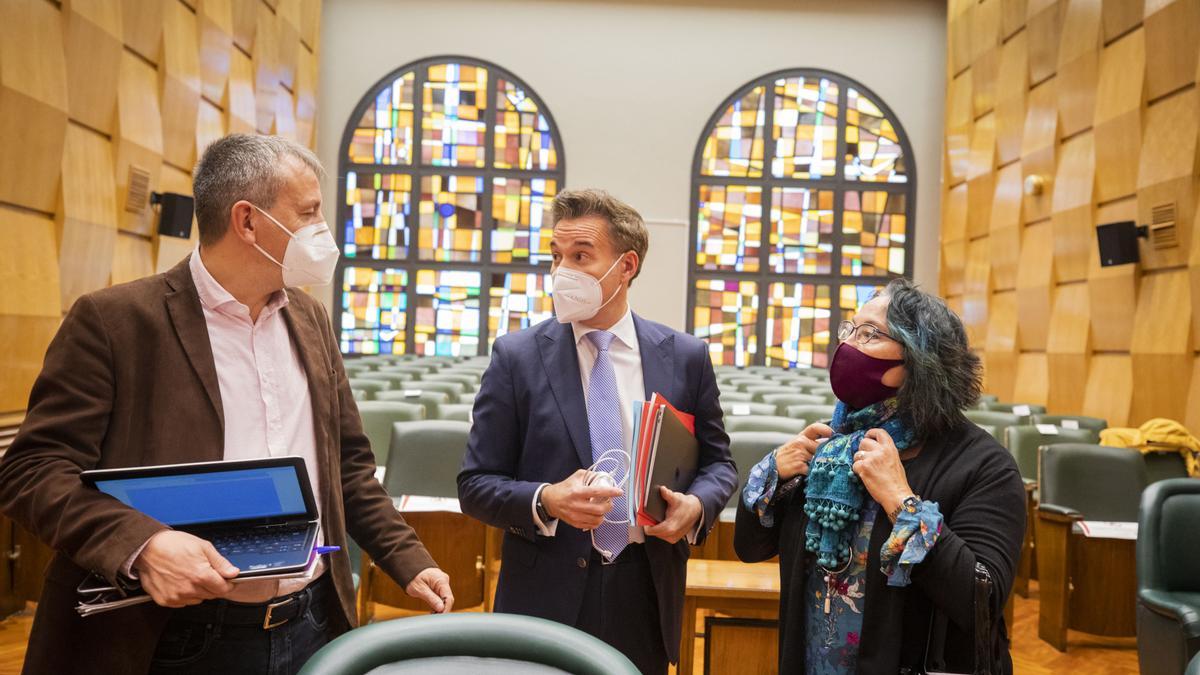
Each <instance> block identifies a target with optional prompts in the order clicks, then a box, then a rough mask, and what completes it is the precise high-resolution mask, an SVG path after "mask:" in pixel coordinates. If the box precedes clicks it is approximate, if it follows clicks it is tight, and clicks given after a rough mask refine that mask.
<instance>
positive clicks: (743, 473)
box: [726, 431, 795, 506]
mask: <svg viewBox="0 0 1200 675" xmlns="http://www.w3.org/2000/svg"><path fill="white" fill-rule="evenodd" d="M794 437H795V434H790V433H785V432H782V431H732V432H730V433H729V454H731V455H732V456H733V461H734V463H735V464H737V469H738V487H737V489H736V490H734V491H733V494H732V495H730V496H729V502H728V503H727V504H726V506H737V500H738V499H739V498H740V496H741V494H742V486H744V485H745V484H746V477H747V476H749V475H750V469H752V468H753V467H754V465H755V464H758V462H759V460H761V459H762V458H763V457H766V455H767V453H768V452H771V451H772V450H774V449H775V448H778V447H779V446H781V445H783V444H784V443H787V442H788V441H790V440H792V438H794Z"/></svg>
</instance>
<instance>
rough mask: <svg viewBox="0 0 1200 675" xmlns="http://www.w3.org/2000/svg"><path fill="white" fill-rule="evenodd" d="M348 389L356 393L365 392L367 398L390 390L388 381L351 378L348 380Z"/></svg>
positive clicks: (390, 386)
mask: <svg viewBox="0 0 1200 675" xmlns="http://www.w3.org/2000/svg"><path fill="white" fill-rule="evenodd" d="M348 381H349V382H350V388H351V389H356V390H358V391H365V392H366V393H367V396H369V397H374V396H375V395H376V394H377V393H379V392H381V391H386V390H388V389H391V388H392V383H391V381H390V380H374V379H370V378H362V377H351V378H348Z"/></svg>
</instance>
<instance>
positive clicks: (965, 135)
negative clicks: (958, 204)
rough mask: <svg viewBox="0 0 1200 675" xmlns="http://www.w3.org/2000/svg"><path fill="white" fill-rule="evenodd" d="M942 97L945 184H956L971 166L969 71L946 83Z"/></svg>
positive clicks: (965, 177) (965, 176)
mask: <svg viewBox="0 0 1200 675" xmlns="http://www.w3.org/2000/svg"><path fill="white" fill-rule="evenodd" d="M946 96H947V101H946V182H947V183H948V184H950V185H957V184H958V183H961V182H963V181H964V180H966V179H967V170H968V168H969V167H970V165H971V124H972V117H971V73H970V71H967V72H966V73H964V74H963V75H960V76H958V77H956V78H954V79H953V80H951V81H950V83H949V85H948V86H947V90H946Z"/></svg>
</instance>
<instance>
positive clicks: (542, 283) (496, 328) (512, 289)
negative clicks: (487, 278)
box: [488, 272, 554, 341]
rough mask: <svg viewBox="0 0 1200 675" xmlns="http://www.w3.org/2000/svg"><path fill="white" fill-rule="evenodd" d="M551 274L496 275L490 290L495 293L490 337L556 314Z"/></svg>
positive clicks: (491, 310) (523, 327) (539, 321)
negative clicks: (551, 296)
mask: <svg viewBox="0 0 1200 675" xmlns="http://www.w3.org/2000/svg"><path fill="white" fill-rule="evenodd" d="M550 288H551V284H550V275H549V274H537V273H534V272H512V273H508V274H493V275H492V285H491V288H490V289H489V290H488V292H489V294H490V295H491V296H492V301H491V305H490V307H489V308H488V338H489V339H490V340H493V341H494V340H495V339H496V338H498V337H500V336H501V335H504V334H505V333H513V332H516V331H519V330H522V329H525V328H529V327H530V326H532V325H534V324H538V323H541V322H542V321H545V320H546V319H549V318H550V317H551V316H553V313H554V303H553V301H552V300H551V298H550Z"/></svg>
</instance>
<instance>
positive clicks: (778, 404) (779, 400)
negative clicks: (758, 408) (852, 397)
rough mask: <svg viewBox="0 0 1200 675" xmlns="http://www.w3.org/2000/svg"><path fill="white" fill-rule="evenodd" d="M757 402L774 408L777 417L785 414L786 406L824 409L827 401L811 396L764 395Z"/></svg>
mask: <svg viewBox="0 0 1200 675" xmlns="http://www.w3.org/2000/svg"><path fill="white" fill-rule="evenodd" d="M759 401H761V402H762V403H768V404H770V405H773V406H775V410H776V414H777V415H785V414H787V409H788V406H793V405H819V406H821V407H825V406H827V405H828V401H826V400H825V397H824V396H816V395H813V394H799V393H791V394H764V395H763V396H762V397H761V398H760V399H759Z"/></svg>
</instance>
